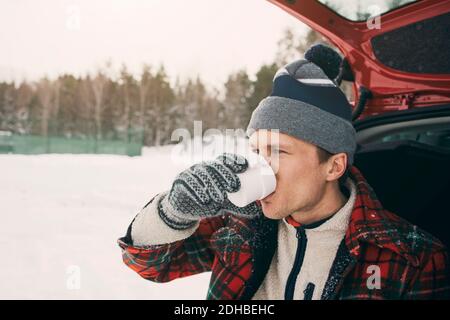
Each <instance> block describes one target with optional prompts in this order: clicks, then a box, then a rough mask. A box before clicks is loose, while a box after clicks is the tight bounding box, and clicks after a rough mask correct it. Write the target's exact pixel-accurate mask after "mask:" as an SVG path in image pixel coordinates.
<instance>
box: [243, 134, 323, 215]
mask: <svg viewBox="0 0 450 320" xmlns="http://www.w3.org/2000/svg"><path fill="white" fill-rule="evenodd" d="M250 146H251V148H252V150H253V151H255V152H257V153H259V154H261V155H262V156H263V157H264V158H265V159H266V160H267V161H268V162H269V163H270V165H271V167H272V169H273V170H274V172H275V176H276V181H277V187H276V189H275V191H274V192H273V193H272V194H270V195H269V196H267V197H266V198H264V199H262V200H261V205H262V209H263V212H264V215H265V216H266V217H268V218H270V219H283V218H285V217H287V216H289V215H291V214H292V213H295V212H305V214H307V213H308V212H310V211H312V210H313V209H314V208H316V206H317V204H318V203H320V200H321V199H322V197H323V195H324V193H325V185H326V170H327V168H326V165H324V164H321V163H320V161H319V156H318V152H317V147H316V146H314V145H312V144H310V143H307V142H304V141H301V140H299V139H296V138H294V137H291V136H289V135H286V134H283V133H277V132H271V131H268V130H258V131H256V132H255V133H253V134H252V135H251V136H250Z"/></svg>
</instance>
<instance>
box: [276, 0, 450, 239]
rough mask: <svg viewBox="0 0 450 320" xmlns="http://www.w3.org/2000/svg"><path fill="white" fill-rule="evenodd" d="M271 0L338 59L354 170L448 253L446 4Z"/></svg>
mask: <svg viewBox="0 0 450 320" xmlns="http://www.w3.org/2000/svg"><path fill="white" fill-rule="evenodd" d="M269 1H270V2H272V3H274V4H276V5H277V6H279V7H281V8H282V9H283V10H286V11H287V12H289V13H290V14H292V15H294V16H295V17H297V18H298V19H299V20H301V21H302V22H304V23H306V24H307V25H309V26H310V27H311V28H313V29H314V30H316V31H318V32H320V33H321V34H322V35H323V36H325V37H326V38H328V40H329V41H330V42H331V43H333V44H334V45H335V46H336V47H337V48H339V49H340V50H341V53H342V55H343V57H344V58H345V59H344V62H345V63H344V64H343V66H344V67H345V69H346V71H345V72H344V73H343V80H348V81H351V82H353V88H354V93H355V102H354V110H353V118H354V126H355V128H356V131H357V141H358V145H359V146H358V151H357V154H356V156H355V165H356V167H358V168H359V169H360V170H361V171H362V172H363V174H364V176H365V177H366V178H367V180H368V181H369V183H370V185H372V187H373V188H374V190H375V192H376V193H377V196H378V197H379V199H380V200H381V202H382V203H383V205H384V206H385V207H386V208H387V209H389V210H391V211H393V212H395V213H397V214H398V215H400V216H403V217H404V218H406V219H407V220H409V221H411V222H412V223H414V224H416V225H419V226H420V227H422V228H423V229H425V230H427V231H429V232H430V233H432V234H434V235H435V236H436V237H438V238H439V239H441V241H443V242H444V243H445V244H446V245H447V246H448V247H450V204H447V203H446V200H447V197H449V198H450V0H422V1H412V0H378V1H372V3H376V4H377V5H376V6H368V2H366V1H362V0H351V1H350V0H346V1H344V0H342V1H340V0H319V1H317V0H301V1H300V0H269ZM364 6H366V7H364ZM373 11H378V15H374V12H373ZM370 14H372V15H371V16H370Z"/></svg>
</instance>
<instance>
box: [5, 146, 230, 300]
mask: <svg viewBox="0 0 450 320" xmlns="http://www.w3.org/2000/svg"><path fill="white" fill-rule="evenodd" d="M223 145H224V144H223V143H222V142H221V141H220V143H217V142H216V143H215V145H214V144H212V145H209V146H207V147H206V148H203V158H202V159H206V158H212V157H214V156H216V155H217V154H218V153H220V152H221V151H223V150H224V149H223ZM179 147H180V146H175V147H172V146H166V147H154V148H146V149H144V153H143V156H141V157H127V156H115V155H68V154H65V155H64V154H59V155H58V154H49V155H33V156H27V155H0V177H1V184H0V212H1V223H0V250H1V252H3V253H2V258H1V262H0V299H204V298H205V297H206V291H207V286H208V282H209V276H210V273H204V274H200V275H196V276H192V277H188V278H184V279H178V280H175V281H172V282H170V283H166V284H156V283H152V282H150V281H147V280H144V279H143V278H141V277H139V276H138V275H137V274H136V273H134V272H133V271H132V270H131V269H129V268H128V267H126V266H125V265H124V264H123V262H122V259H121V253H120V248H119V247H118V245H117V243H116V241H117V238H119V237H121V236H123V235H124V234H125V232H126V228H127V227H128V225H129V223H130V222H131V220H132V218H133V217H134V216H135V215H136V214H137V212H138V211H139V209H140V208H141V207H142V206H143V205H145V204H146V203H147V201H148V200H149V199H150V198H151V197H152V196H153V195H155V194H156V193H158V192H160V191H162V190H166V189H168V188H170V185H171V181H172V179H173V178H174V177H175V175H176V174H177V173H178V172H180V171H181V170H182V169H183V168H186V167H187V166H188V165H189V164H191V163H193V162H196V161H198V160H199V159H200V158H199V157H201V154H199V153H197V154H196V157H192V156H185V157H184V158H183V155H182V153H181V152H180V150H181V149H180V148H179ZM177 148H178V149H177ZM225 149H228V150H229V148H227V147H226V146H225ZM197 151H198V150H196V152H197ZM189 154H192V153H189Z"/></svg>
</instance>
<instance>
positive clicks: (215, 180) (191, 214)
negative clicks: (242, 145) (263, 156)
mask: <svg viewBox="0 0 450 320" xmlns="http://www.w3.org/2000/svg"><path fill="white" fill-rule="evenodd" d="M247 167H248V162H247V159H245V158H244V157H242V156H239V155H235V154H230V153H224V154H222V155H220V156H219V157H217V158H216V159H215V160H214V161H204V162H201V163H198V164H195V165H193V166H191V167H190V168H189V169H187V170H185V171H183V172H181V173H180V174H179V175H178V176H177V177H176V178H175V181H174V182H173V185H172V188H171V189H170V191H169V193H168V194H167V195H166V196H164V198H163V199H162V200H161V201H160V203H159V205H158V211H159V215H160V216H161V218H162V219H163V220H164V222H165V223H166V224H167V225H169V226H170V227H172V228H173V229H180V230H181V229H186V228H189V227H190V226H192V225H194V224H195V223H196V222H197V221H198V220H200V219H202V218H207V217H213V216H217V215H221V214H223V213H225V212H231V213H233V214H236V215H240V216H245V217H249V218H252V217H255V216H257V215H260V214H261V209H260V208H259V206H258V205H257V204H256V203H255V202H253V203H251V204H249V205H247V206H246V207H244V208H239V207H237V206H235V205H233V204H232V203H231V202H230V201H229V200H228V197H227V193H228V192H237V191H238V190H239V188H240V186H241V184H240V181H239V177H238V176H237V175H236V174H237V173H242V172H244V171H245V170H247Z"/></svg>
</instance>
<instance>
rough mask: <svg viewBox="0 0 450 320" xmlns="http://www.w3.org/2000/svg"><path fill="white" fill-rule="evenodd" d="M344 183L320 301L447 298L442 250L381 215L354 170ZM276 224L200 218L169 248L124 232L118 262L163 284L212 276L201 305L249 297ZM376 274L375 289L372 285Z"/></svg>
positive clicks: (267, 259)
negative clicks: (345, 219) (341, 228)
mask: <svg viewBox="0 0 450 320" xmlns="http://www.w3.org/2000/svg"><path fill="white" fill-rule="evenodd" d="M350 177H351V178H352V179H353V181H355V183H356V188H357V195H356V200H355V204H354V208H353V212H352V215H351V218H350V223H349V226H348V230H347V232H346V236H345V239H344V241H343V242H342V244H341V246H340V248H339V250H338V254H337V256H336V259H335V261H334V263H333V266H332V268H331V272H330V275H329V277H328V281H327V283H326V285H325V288H324V290H323V295H322V299H442V298H444V299H448V298H449V297H450V296H449V295H450V287H449V267H448V256H447V252H446V249H445V247H444V246H443V244H442V243H441V242H440V241H439V240H437V239H436V238H434V237H433V236H431V235H430V234H428V233H427V232H425V231H423V230H421V229H419V228H418V227H416V226H414V225H412V224H410V223H409V222H407V221H405V220H404V219H402V218H400V217H398V216H396V215H395V214H393V213H391V212H389V211H387V210H385V209H383V207H382V205H381V203H380V202H379V201H378V199H377V198H376V195H375V193H374V191H373V190H372V188H371V187H370V186H369V184H368V183H367V182H366V180H365V179H364V177H363V176H362V174H361V173H360V172H359V170H358V169H357V168H355V167H352V168H351V174H350ZM277 226H278V222H277V221H276V220H269V219H267V218H265V217H260V218H256V219H244V218H240V217H236V216H233V215H231V214H228V215H224V216H219V217H214V218H208V219H204V220H202V221H201V223H200V225H199V227H198V229H197V230H196V231H195V233H194V234H193V235H191V236H190V237H188V238H187V239H184V240H180V241H176V242H174V243H170V244H164V245H153V246H145V247H136V246H133V244H132V239H131V236H130V230H131V229H130V228H129V230H128V232H127V235H126V236H125V237H123V238H120V239H119V240H118V243H119V246H120V247H121V249H122V257H123V261H124V262H125V264H126V265H127V266H128V267H130V268H131V269H132V270H134V271H135V272H137V273H138V274H139V275H140V276H142V277H143V278H145V279H147V280H150V281H154V282H168V281H171V280H174V279H177V278H181V277H186V276H189V275H193V274H197V273H200V272H205V271H212V273H211V281H210V285H209V289H208V293H207V298H208V299H251V297H252V296H253V295H254V293H255V292H256V290H257V289H258V287H259V286H260V284H261V283H262V281H263V280H264V277H265V275H266V273H267V271H268V268H269V265H270V263H271V261H272V257H273V254H274V252H275V250H276V242H277V230H278V229H277ZM130 227H131V226H130ZM375 274H377V275H378V276H379V283H378V284H379V286H378V285H376V283H373V281H372V280H373V276H374V275H375ZM371 276H372V277H371Z"/></svg>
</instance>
